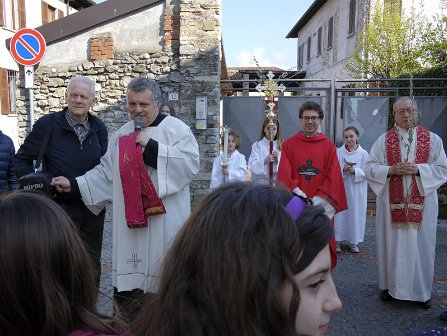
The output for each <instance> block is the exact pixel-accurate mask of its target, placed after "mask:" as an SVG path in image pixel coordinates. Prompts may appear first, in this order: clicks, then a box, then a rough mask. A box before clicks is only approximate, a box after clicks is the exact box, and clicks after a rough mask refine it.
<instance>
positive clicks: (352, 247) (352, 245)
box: [351, 244, 360, 253]
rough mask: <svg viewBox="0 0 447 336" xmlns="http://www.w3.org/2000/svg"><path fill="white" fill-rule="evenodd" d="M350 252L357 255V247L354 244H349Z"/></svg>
mask: <svg viewBox="0 0 447 336" xmlns="http://www.w3.org/2000/svg"><path fill="white" fill-rule="evenodd" d="M351 252H354V253H359V252H360V250H359V247H358V246H357V245H356V244H351Z"/></svg>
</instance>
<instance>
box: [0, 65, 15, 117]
mask: <svg viewBox="0 0 447 336" xmlns="http://www.w3.org/2000/svg"><path fill="white" fill-rule="evenodd" d="M16 78H17V73H16V72H15V71H11V70H7V69H3V68H0V110H1V114H10V113H15V111H16Z"/></svg>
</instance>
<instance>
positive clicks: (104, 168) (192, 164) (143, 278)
mask: <svg viewBox="0 0 447 336" xmlns="http://www.w3.org/2000/svg"><path fill="white" fill-rule="evenodd" d="M133 131H134V123H133V121H130V122H128V123H126V124H125V125H123V126H122V127H121V128H120V129H119V130H117V131H116V132H115V133H114V134H113V135H112V136H111V138H110V140H109V145H108V149H107V152H106V153H105V154H104V156H103V157H102V158H101V162H100V164H99V165H97V166H96V167H95V168H93V169H92V170H90V171H88V172H87V173H86V174H85V175H83V176H80V177H77V178H76V180H77V182H78V185H79V189H80V192H81V196H82V200H83V201H84V203H85V204H86V205H87V206H89V208H90V209H92V211H94V208H95V206H97V207H101V206H104V204H105V203H107V202H109V201H112V203H113V204H112V206H113V207H112V209H113V217H112V225H113V248H112V284H113V286H114V287H116V288H117V289H118V291H129V290H133V289H137V288H139V289H142V290H144V291H145V292H152V293H154V292H156V291H157V288H158V279H159V274H160V266H161V262H162V259H163V256H164V254H165V252H166V251H167V250H168V248H169V246H170V243H171V241H172V239H173V238H174V236H175V234H176V233H177V231H178V230H179V229H180V227H181V226H182V225H183V223H184V222H185V220H186V219H187V218H188V216H189V214H190V210H191V206H190V194H189V184H190V182H191V181H192V180H193V178H194V177H195V176H196V174H197V173H198V171H199V149H198V145H197V141H196V139H195V137H194V135H193V134H192V133H191V130H190V128H189V127H188V126H187V125H186V124H184V123H183V122H182V121H180V120H179V119H177V118H174V117H166V118H165V119H163V120H162V121H161V123H160V124H159V125H158V126H155V127H147V128H143V130H142V132H144V133H147V134H148V135H149V136H150V137H151V138H152V139H154V140H156V141H158V159H157V169H153V168H152V167H149V166H146V167H147V168H148V172H149V175H150V177H151V179H152V182H153V183H154V186H155V189H156V190H157V193H158V196H159V197H160V198H161V199H162V201H163V204H164V206H165V208H166V214H163V215H158V216H152V217H148V227H147V228H137V229H129V228H128V227H127V224H126V219H125V209H124V198H123V189H122V184H121V178H120V172H119V156H118V155H119V153H118V152H119V146H118V139H119V137H120V136H122V135H126V134H129V133H131V132H133Z"/></svg>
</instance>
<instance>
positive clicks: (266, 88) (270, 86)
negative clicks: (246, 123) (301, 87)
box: [256, 71, 286, 186]
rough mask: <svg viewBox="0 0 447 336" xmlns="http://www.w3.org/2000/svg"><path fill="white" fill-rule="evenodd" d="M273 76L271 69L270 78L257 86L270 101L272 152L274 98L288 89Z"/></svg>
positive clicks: (271, 146)
mask: <svg viewBox="0 0 447 336" xmlns="http://www.w3.org/2000/svg"><path fill="white" fill-rule="evenodd" d="M273 77H275V75H274V74H273V72H271V71H269V72H268V74H267V78H268V79H267V80H264V82H263V85H261V84H258V85H257V86H256V90H258V92H259V93H261V92H263V93H264V95H265V97H266V98H267V101H268V103H267V106H268V107H269V111H268V113H266V116H265V117H266V118H267V119H268V120H269V123H268V124H267V127H268V129H269V140H270V154H272V152H273V127H274V126H275V123H274V122H273V120H274V118H275V113H274V112H273V109H274V107H275V101H274V99H275V95H276V93H277V92H278V91H281V92H284V90H285V89H286V87H285V86H284V85H282V84H281V85H277V80H274V79H273ZM269 184H270V186H272V185H273V162H270V163H269Z"/></svg>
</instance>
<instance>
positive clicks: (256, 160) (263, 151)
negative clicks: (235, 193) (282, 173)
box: [248, 138, 281, 184]
mask: <svg viewBox="0 0 447 336" xmlns="http://www.w3.org/2000/svg"><path fill="white" fill-rule="evenodd" d="M273 150H274V151H276V152H277V153H278V161H275V162H273V180H274V181H276V173H277V172H278V165H279V160H280V158H281V151H280V150H278V145H277V143H276V140H274V141H273ZM269 154H270V141H269V140H267V139H266V138H263V139H262V140H259V141H256V142H255V143H253V144H252V145H251V153H250V157H249V158H248V169H250V171H251V182H252V183H260V184H268V183H269V167H270V165H269V164H265V163H264V160H265V158H266V156H267V155H269Z"/></svg>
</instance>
